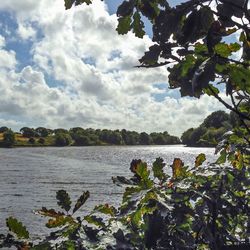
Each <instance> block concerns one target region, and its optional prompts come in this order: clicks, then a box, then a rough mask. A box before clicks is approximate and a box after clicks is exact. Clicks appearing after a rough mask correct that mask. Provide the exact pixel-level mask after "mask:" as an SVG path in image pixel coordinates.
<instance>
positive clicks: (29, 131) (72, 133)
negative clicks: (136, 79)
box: [0, 127, 181, 146]
mask: <svg viewBox="0 0 250 250" xmlns="http://www.w3.org/2000/svg"><path fill="white" fill-rule="evenodd" d="M10 131H11V130H10V129H9V128H7V127H1V128H0V133H3V134H7V133H9V132H10ZM11 132H12V131H11ZM12 133H13V132H12ZM13 134H14V133H13ZM17 134H20V135H21V136H23V137H25V138H28V143H30V144H35V143H38V144H40V145H42V144H46V143H47V145H48V144H49V145H56V146H68V145H73V146H93V145H167V144H180V143H181V141H180V139H179V138H178V137H176V136H172V135H170V134H169V133H168V132H167V131H165V132H159V133H156V132H154V133H150V134H148V133H146V132H142V133H138V132H135V131H129V130H125V129H122V130H109V129H92V128H87V129H84V128H81V127H74V128H70V129H69V130H67V129H64V128H57V129H54V130H52V129H48V128H45V127H38V128H35V129H34V128H30V127H23V128H21V129H20V133H17ZM14 137H15V136H14ZM14 143H15V138H14V140H13V141H12V145H13V144H14Z"/></svg>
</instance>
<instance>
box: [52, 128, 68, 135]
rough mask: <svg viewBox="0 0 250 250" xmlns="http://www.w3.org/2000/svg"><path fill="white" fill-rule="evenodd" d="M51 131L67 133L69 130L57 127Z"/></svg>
mask: <svg viewBox="0 0 250 250" xmlns="http://www.w3.org/2000/svg"><path fill="white" fill-rule="evenodd" d="M53 132H54V133H55V135H56V134H68V133H69V131H68V130H67V129H64V128H57V129H54V130H53Z"/></svg>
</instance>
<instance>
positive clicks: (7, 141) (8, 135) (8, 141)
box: [3, 129, 15, 147]
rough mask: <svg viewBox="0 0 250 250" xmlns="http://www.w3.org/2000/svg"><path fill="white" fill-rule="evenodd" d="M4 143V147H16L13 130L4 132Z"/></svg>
mask: <svg viewBox="0 0 250 250" xmlns="http://www.w3.org/2000/svg"><path fill="white" fill-rule="evenodd" d="M3 143H4V146H6V147H12V146H13V145H14V143H15V133H14V132H13V131H12V130H11V129H8V130H7V131H5V132H4V134H3Z"/></svg>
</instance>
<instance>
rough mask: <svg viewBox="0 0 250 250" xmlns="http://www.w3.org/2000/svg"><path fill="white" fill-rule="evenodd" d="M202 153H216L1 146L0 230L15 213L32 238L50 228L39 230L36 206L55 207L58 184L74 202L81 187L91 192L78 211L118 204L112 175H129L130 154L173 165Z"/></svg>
mask: <svg viewBox="0 0 250 250" xmlns="http://www.w3.org/2000/svg"><path fill="white" fill-rule="evenodd" d="M199 153H206V155H207V161H209V162H212V161H213V160H214V159H215V158H216V157H215V156H214V149H212V148H188V147H182V146H132V147H130V146H124V147H116V146H114V147H113V146H112V147H111V146H110V147H66V148H65V147H64V148H15V149H3V148H0V233H1V232H4V228H5V218H7V217H8V216H15V217H17V218H19V219H20V220H22V221H23V222H24V224H26V225H27V228H28V229H29V230H30V231H32V235H33V237H37V236H39V235H42V234H44V233H45V231H46V229H45V227H42V228H43V229H42V230H41V225H43V224H44V222H45V220H44V219H43V218H41V217H40V216H38V215H35V214H34V213H33V210H36V209H39V208H41V207H42V206H46V207H47V208H57V205H56V199H55V193H56V191H57V190H59V189H65V190H67V191H68V192H69V194H70V195H71V197H72V200H73V202H74V201H75V200H76V199H77V198H78V196H80V195H81V193H82V191H85V190H89V191H90V195H91V196H90V198H89V200H88V201H87V202H86V204H85V206H84V207H83V208H82V209H81V210H80V212H78V215H81V214H82V215H83V214H84V213H86V212H87V211H89V210H90V209H92V208H93V207H94V206H95V205H97V204H103V203H107V202H108V203H110V204H113V205H118V204H119V202H120V201H121V194H122V191H123V188H122V187H117V186H116V185H114V184H113V183H112V181H111V177H112V176H117V175H123V176H128V175H129V171H128V169H129V164H130V162H131V160H132V159H139V158H141V159H142V160H143V161H147V162H148V163H152V162H153V161H154V159H155V158H157V157H162V158H163V159H164V160H165V162H166V163H168V164H171V163H172V162H173V159H174V157H179V158H181V159H182V160H183V161H184V162H185V163H186V164H192V163H193V162H194V160H195V156H196V155H197V154H199ZM30 224H32V226H31V225H30Z"/></svg>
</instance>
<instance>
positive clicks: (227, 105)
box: [208, 85, 250, 121]
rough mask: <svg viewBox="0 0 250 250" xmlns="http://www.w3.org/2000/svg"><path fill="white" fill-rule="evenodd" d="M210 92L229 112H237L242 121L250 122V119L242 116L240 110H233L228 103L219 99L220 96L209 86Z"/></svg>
mask: <svg viewBox="0 0 250 250" xmlns="http://www.w3.org/2000/svg"><path fill="white" fill-rule="evenodd" d="M208 88H209V90H210V91H211V92H212V93H213V96H214V97H215V98H216V99H217V100H218V101H219V102H221V103H222V104H223V105H224V106H225V107H226V108H228V109H229V110H231V111H233V112H235V113H236V114H237V115H239V116H240V117H241V118H242V119H245V120H248V121H250V117H248V116H246V115H245V114H242V113H241V112H239V111H238V110H236V109H235V108H233V107H232V106H231V105H229V104H228V103H226V102H225V101H224V100H223V99H222V98H221V97H219V95H218V94H217V93H216V92H215V91H214V90H213V88H211V87H210V86H209V85H208Z"/></svg>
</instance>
